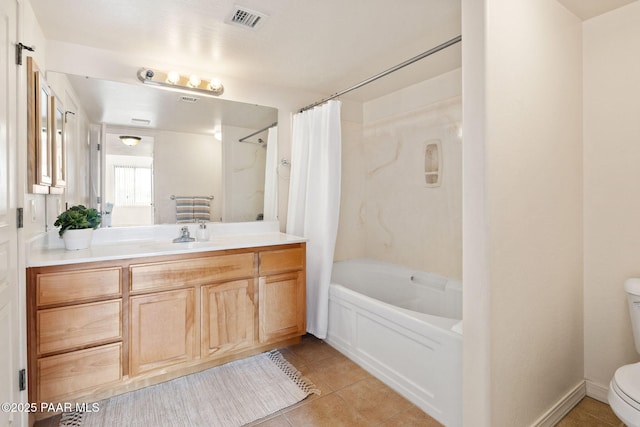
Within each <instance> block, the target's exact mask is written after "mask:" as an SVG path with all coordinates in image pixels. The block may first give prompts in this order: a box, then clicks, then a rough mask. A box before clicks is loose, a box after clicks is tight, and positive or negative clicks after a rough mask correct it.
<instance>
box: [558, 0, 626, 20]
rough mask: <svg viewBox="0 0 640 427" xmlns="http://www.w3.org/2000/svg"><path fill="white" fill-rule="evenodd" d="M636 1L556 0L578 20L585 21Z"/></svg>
mask: <svg viewBox="0 0 640 427" xmlns="http://www.w3.org/2000/svg"><path fill="white" fill-rule="evenodd" d="M634 1H636V0H558V2H560V3H561V4H563V5H564V7H566V8H567V9H569V10H570V11H571V12H573V14H574V15H576V16H577V17H578V18H580V19H582V20H583V21H586V20H587V19H590V18H593V17H594V16H598V15H602V14H603V13H606V12H609V11H611V10H614V9H617V8H619V7H622V6H624V5H627V4H629V3H633V2H634Z"/></svg>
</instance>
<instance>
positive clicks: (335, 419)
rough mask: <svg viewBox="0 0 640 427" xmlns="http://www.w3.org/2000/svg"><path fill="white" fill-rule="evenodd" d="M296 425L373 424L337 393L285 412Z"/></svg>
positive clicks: (336, 426)
mask: <svg viewBox="0 0 640 427" xmlns="http://www.w3.org/2000/svg"><path fill="white" fill-rule="evenodd" d="M284 416H285V417H286V418H287V420H288V421H289V423H290V424H291V425H292V426H294V427H370V426H371V424H370V423H369V422H368V421H367V420H366V419H365V418H364V417H362V416H361V415H360V414H359V413H358V412H357V411H356V410H354V409H353V408H351V407H350V406H349V405H347V403H345V401H344V400H342V399H341V398H340V396H338V395H337V394H335V393H332V394H329V395H327V396H324V397H321V398H320V399H316V400H314V401H312V402H309V403H308V404H305V405H301V406H299V407H298V408H296V409H294V410H292V411H289V412H287V413H285V414H284Z"/></svg>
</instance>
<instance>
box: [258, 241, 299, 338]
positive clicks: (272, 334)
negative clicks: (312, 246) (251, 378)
mask: <svg viewBox="0 0 640 427" xmlns="http://www.w3.org/2000/svg"><path fill="white" fill-rule="evenodd" d="M305 261H306V256H305V247H304V246H300V247H294V248H286V249H280V250H272V251H266V252H261V253H260V279H259V289H258V295H259V296H260V301H259V310H260V313H259V318H260V320H259V325H260V333H259V339H260V342H263V343H265V342H273V341H278V340H281V339H284V338H287V337H292V336H298V335H302V334H304V332H305V330H306V311H305V304H306V294H305V264H306V262H305Z"/></svg>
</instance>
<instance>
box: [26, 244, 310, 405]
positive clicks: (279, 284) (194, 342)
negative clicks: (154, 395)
mask: <svg viewBox="0 0 640 427" xmlns="http://www.w3.org/2000/svg"><path fill="white" fill-rule="evenodd" d="M27 278H28V289H27V291H28V292H27V307H28V319H27V324H28V325H27V326H28V331H29V336H28V340H27V342H28V358H29V365H28V366H29V375H28V378H29V401H30V402H56V401H73V400H77V399H81V400H82V401H90V400H98V399H102V398H105V397H109V396H111V395H114V394H119V393H123V392H126V391H130V390H134V389H136V388H140V387H146V386H148V385H151V384H155V383H158V382H162V381H166V380H169V379H172V378H176V377H178V376H182V375H186V374H189V373H193V372H197V371H199V370H203V369H207V368H209V367H212V366H215V365H218V364H221V363H226V362H229V361H231V360H235V359H239V358H242V357H247V356H251V355H253V354H257V353H260V352H263V351H268V350H272V349H275V348H278V347H281V346H286V345H290V344H293V343H295V342H298V341H299V340H300V336H301V335H303V334H304V333H305V244H304V243H295V244H288V245H280V246H272V247H260V248H247V249H233V250H221V251H211V252H200V253H194V254H184V255H166V256H157V257H148V258H136V259H123V260H115V261H104V262H96V263H85V264H74V265H63V266H51V267H35V268H29V269H28V270H27Z"/></svg>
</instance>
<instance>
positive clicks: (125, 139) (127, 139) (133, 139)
mask: <svg viewBox="0 0 640 427" xmlns="http://www.w3.org/2000/svg"><path fill="white" fill-rule="evenodd" d="M141 139H142V138H140V137H139V136H131V135H121V136H120V141H122V143H123V144H124V145H128V146H129V147H133V146H135V145H138V144H139V143H140V140H141Z"/></svg>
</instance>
